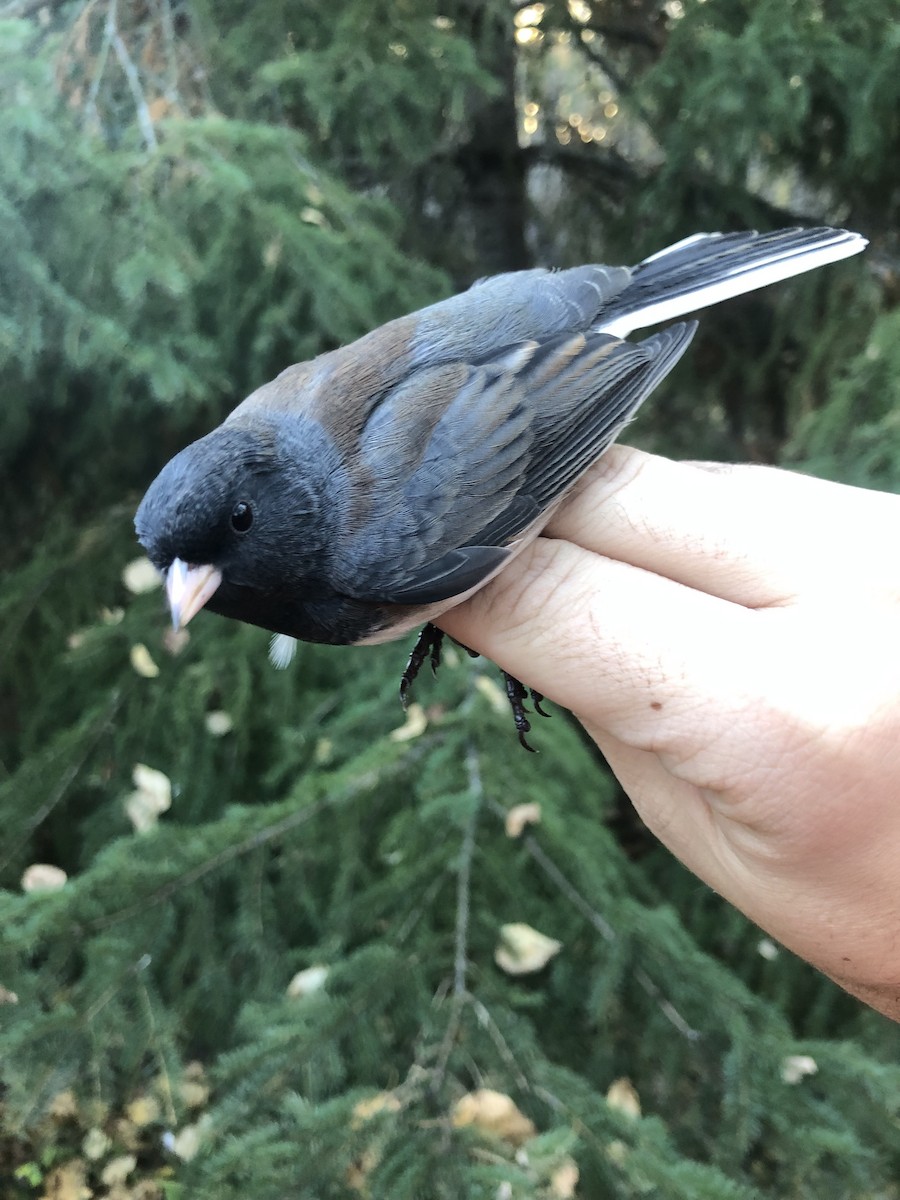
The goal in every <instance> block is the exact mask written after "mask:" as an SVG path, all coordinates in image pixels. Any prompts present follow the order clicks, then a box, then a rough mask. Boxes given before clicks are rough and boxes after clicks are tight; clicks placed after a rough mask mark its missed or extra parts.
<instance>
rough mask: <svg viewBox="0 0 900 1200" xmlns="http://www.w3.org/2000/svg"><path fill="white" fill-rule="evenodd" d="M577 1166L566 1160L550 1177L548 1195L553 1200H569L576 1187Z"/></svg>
mask: <svg viewBox="0 0 900 1200" xmlns="http://www.w3.org/2000/svg"><path fill="white" fill-rule="evenodd" d="M578 1175H579V1172H578V1166H577V1165H576V1163H575V1162H574V1160H573V1159H571V1158H567V1159H566V1160H565V1162H563V1163H561V1164H560V1165H559V1166H558V1167H557V1168H556V1170H555V1171H554V1172H553V1174H552V1175H551V1176H550V1193H551V1195H552V1196H553V1197H554V1200H556V1198H558V1200H571V1198H572V1197H573V1196H574V1195H575V1188H576V1186H577V1185H578Z"/></svg>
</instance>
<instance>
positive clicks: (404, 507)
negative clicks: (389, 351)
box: [336, 324, 696, 604]
mask: <svg viewBox="0 0 900 1200" xmlns="http://www.w3.org/2000/svg"><path fill="white" fill-rule="evenodd" d="M695 328H696V325H695V324H683V325H676V326H672V327H671V328H669V329H667V330H665V331H664V332H662V333H660V334H658V335H657V336H655V337H652V338H648V339H647V340H646V341H644V342H640V343H637V344H632V343H629V342H623V341H620V340H619V339H618V338H614V337H610V336H609V335H607V334H602V333H590V332H589V333H580V334H576V335H574V336H561V337H557V338H552V339H550V340H549V341H547V342H544V343H538V342H525V343H522V344H521V345H519V346H516V347H512V348H510V349H507V350H506V351H505V352H504V353H503V354H502V355H499V356H497V357H496V358H494V359H492V360H488V361H486V362H482V363H479V364H459V363H457V364H452V365H451V366H448V367H446V368H431V369H428V370H425V371H422V372H420V373H417V374H414V375H413V376H412V377H411V378H409V379H408V380H406V381H405V382H404V383H403V384H402V385H401V387H400V388H398V389H397V392H396V394H395V395H388V396H386V397H385V398H384V400H383V401H382V403H381V405H380V406H379V408H378V409H377V410H376V412H375V413H374V414H373V417H372V418H371V419H370V421H369V423H368V424H367V426H366V428H365V429H364V430H363V434H362V438H361V442H360V446H361V456H360V460H359V470H360V472H361V478H360V484H361V486H360V488H359V491H360V492H365V493H366V496H367V505H366V508H365V510H363V511H361V512H359V513H358V514H357V515H356V519H355V520H354V521H353V522H352V525H353V526H354V532H352V533H351V534H350V535H349V537H348V539H347V541H346V544H345V545H343V546H342V547H341V548H340V549H339V550H338V551H337V553H336V575H337V578H338V580H339V581H340V586H341V590H342V591H344V592H345V593H346V594H348V595H351V596H354V597H356V598H358V599H365V600H371V601H379V602H386V603H396V604H429V603H437V602H438V601H441V600H445V599H449V598H452V597H454V596H458V595H460V594H462V593H463V592H465V591H468V590H469V589H470V588H472V587H474V586H476V585H477V584H478V583H479V582H481V581H482V580H483V579H485V578H486V577H487V576H488V575H489V574H491V572H492V571H494V570H495V569H496V567H498V566H499V565H500V564H501V563H502V562H503V561H504V559H505V558H507V557H508V556H509V554H510V550H509V544H510V543H511V542H512V541H514V540H515V539H516V537H518V536H519V535H520V534H521V533H522V532H523V531H524V530H526V529H527V528H528V527H529V526H532V525H533V524H534V522H535V521H537V520H538V519H539V518H540V517H541V515H542V514H543V513H545V512H547V511H548V509H550V507H551V506H552V505H553V504H554V502H555V501H556V500H558V499H559V498H560V497H561V496H562V495H564V494H565V492H566V491H567V490H568V489H569V488H570V487H571V486H572V484H573V483H574V482H575V481H576V480H577V479H578V478H579V476H580V475H582V474H583V473H584V471H585V470H587V468H588V467H589V466H590V464H591V463H592V462H594V460H595V459H597V458H598V457H599V456H600V454H602V453H603V451H604V450H605V449H606V448H607V446H609V445H610V443H611V442H612V441H614V439H615V438H616V436H617V435H618V433H619V432H620V430H621V429H622V427H623V426H624V425H625V424H627V423H628V421H629V420H630V419H631V418H632V416H633V415H634V413H635V412H636V410H637V408H638V407H639V405H640V404H641V402H642V401H643V400H644V399H645V398H646V397H647V396H648V395H649V394H650V392H651V391H652V390H653V388H654V387H656V385H657V384H658V383H659V382H660V380H662V379H663V378H664V377H665V375H666V374H667V373H668V372H669V371H670V370H671V369H672V367H673V366H674V365H675V363H676V362H677V361H678V359H679V358H680V357H681V355H682V354H683V353H684V351H685V350H686V348H687V346H688V344H689V342H690V340H691V338H692V337H693V334H694V330H695ZM435 412H437V413H439V414H440V415H439V416H437V417H436V418H433V419H432V421H431V423H430V424H429V422H428V420H427V418H426V417H423V414H427V413H435ZM413 416H414V417H415V418H416V419H415V420H414V421H413V422H412V425H410V417H413ZM373 546H377V547H378V554H377V555H373V553H372V550H373Z"/></svg>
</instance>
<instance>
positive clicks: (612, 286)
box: [135, 227, 867, 750]
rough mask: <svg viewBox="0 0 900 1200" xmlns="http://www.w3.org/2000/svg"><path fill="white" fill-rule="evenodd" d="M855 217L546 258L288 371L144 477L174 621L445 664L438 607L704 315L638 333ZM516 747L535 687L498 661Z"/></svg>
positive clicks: (851, 242)
mask: <svg viewBox="0 0 900 1200" xmlns="http://www.w3.org/2000/svg"><path fill="white" fill-rule="evenodd" d="M866 244H867V243H866V239H865V238H863V237H861V236H860V235H859V234H856V233H853V232H851V231H848V230H844V229H832V228H827V227H821V228H812V229H806V228H791V229H782V230H777V231H774V232H765V233H757V232H755V231H747V232H735V233H699V234H694V235H692V236H690V237H687V238H684V239H683V240H682V241H679V242H676V243H675V244H674V245H671V246H668V247H667V248H665V249H663V250H661V251H659V252H658V253H656V254H653V255H651V256H650V257H649V258H645V259H643V260H642V261H641V262H639V263H638V264H637V265H636V266H633V267H620V266H602V265H588V266H580V267H573V268H569V269H564V270H548V269H544V268H535V269H531V270H523V271H515V272H510V273H507V274H501V275H495V276H491V277H488V278H486V279H483V280H479V281H478V282H477V283H476V284H474V285H473V286H472V287H471V288H469V289H468V290H467V291H464V292H461V293H459V294H458V295H456V296H453V297H451V298H449V299H446V300H441V301H438V302H437V303H435V304H432V305H430V306H428V307H426V308H423V309H420V310H419V311H418V312H414V313H412V314H410V315H408V316H404V317H399V318H397V319H395V320H392V321H389V322H388V323H387V324H385V325H382V326H380V327H379V328H377V329H375V330H373V331H372V332H370V333H368V334H366V335H365V336H363V337H361V338H359V339H358V340H357V341H354V342H352V343H350V344H349V345H346V346H343V347H341V348H340V349H336V350H332V351H328V352H326V353H323V354H321V355H319V356H318V357H317V358H314V359H312V360H311V361H308V362H302V363H297V364H294V365H293V366H289V367H287V368H286V369H285V370H284V371H282V372H281V374H280V375H278V376H277V377H276V378H275V379H274V380H272V381H271V382H269V383H266V384H265V385H264V386H262V387H260V388H258V389H257V390H256V391H254V392H253V393H252V394H251V395H250V396H248V397H247V398H246V399H245V400H244V401H243V402H242V403H240V404H239V405H238V406H237V407H236V408H235V409H234V411H233V412H232V413H231V414H230V415H229V416H228V417H227V418H226V419H225V420H224V421H223V422H222V424H220V425H219V426H218V427H217V428H215V429H213V430H212V432H210V433H208V434H206V436H205V437H202V438H200V439H199V440H198V441H195V442H193V443H192V444H190V445H188V446H187V447H186V448H185V449H183V450H181V451H180V453H178V454H177V455H175V457H174V458H173V459H171V461H170V462H169V463H168V464H167V465H166V466H165V467H164V468H163V469H162V471H161V472H160V473H159V475H158V476H157V477H156V479H155V480H154V481H153V483H152V484H151V485H150V487H149V488H148V490H147V492H146V494H145V496H144V498H143V500H142V501H141V504H140V507H139V508H138V510H137V514H136V517H135V529H136V533H137V537H138V540H139V541H140V543H141V545H142V546H143V547H144V550H145V551H146V553H147V556H148V557H149V559H150V560H151V562H152V563H153V564H154V565H155V566H156V567H157V569H158V570H159V571H160V572H161V573H162V574H163V575H164V577H165V586H166V592H167V596H168V601H169V606H170V609H171V615H172V620H173V623H174V625H175V627H176V628H180V627H182V626H184V625H186V624H187V623H188V622H189V621H190V620H191V619H192V618H193V617H194V616H195V615H196V614H197V613H198V612H199V611H200V610H201V609H202V608H206V609H208V610H209V611H211V612H214V613H218V614H220V615H222V616H225V617H230V618H234V619H236V620H239V621H244V622H247V623H249V624H251V625H257V626H261V627H262V628H263V629H266V630H269V631H270V632H271V633H272V634H273V635H275V636H274V638H273V640H272V645H271V651H270V653H271V656H272V659H273V661H274V662H275V663H276V665H280V666H283V665H286V663H287V662H288V661H289V660H290V657H291V654H292V651H293V648H294V646H295V644H296V640H302V641H308V642H319V643H327V644H332V645H351V644H353V645H359V644H371V643H378V642H384V641H390V640H393V639H395V638H399V637H403V636H404V635H406V634H407V633H409V632H410V631H411V630H414V629H416V628H418V627H421V626H424V629H423V630H422V633H421V634H420V636H419V639H418V641H417V643H416V645H415V647H414V649H413V652H412V654H411V655H410V658H409V661H408V663H407V666H406V670H405V671H404V672H403V676H402V679H401V687H400V691H401V699H402V700H403V702H404V705H405V704H406V700H407V697H408V694H409V689H410V686H411V684H412V682H413V680H414V678H415V676H416V674H417V673H418V671H419V669H420V668H421V666H422V665H423V663H424V662H425V661H426V659H430V662H431V666H432V669H433V670H436V669H437V666H438V664H439V662H440V652H441V637H442V634H441V632H440V631H439V630H438V629H437V628H436V627H435V626H434V625H433V621H434V619H435V618H437V617H439V616H440V614H441V613H442V612H445V611H446V610H447V609H449V608H452V607H453V606H455V605H456V604H459V603H461V602H462V601H463V600H464V599H466V598H468V597H469V596H471V595H472V594H473V593H474V592H475V591H477V590H478V589H479V588H481V587H483V586H484V585H485V584H486V583H487V582H488V581H489V580H490V579H492V578H493V577H494V576H495V575H497V573H498V572H500V571H502V570H503V569H504V568H505V567H507V566H508V565H509V563H510V562H512V561H513V560H514V559H515V557H516V555H518V554H519V553H521V551H522V550H523V549H524V548H525V547H526V546H527V545H528V544H529V543H530V542H531V541H532V540H533V539H534V538H536V537H537V536H538V535H539V534H540V533H541V531H542V529H543V528H544V527H545V526H546V525H547V523H548V521H549V520H550V518H551V517H552V515H553V513H554V512H555V510H556V509H557V507H558V506H559V505H560V504H561V502H562V501H563V500H564V499H565V497H566V495H567V494H568V493H569V492H570V491H571V490H572V488H573V487H574V486H575V484H576V483H577V482H578V480H579V479H580V478H581V476H582V475H584V473H585V472H586V471H587V470H588V468H589V467H590V466H591V465H592V463H594V462H595V461H596V460H597V459H598V458H599V457H600V455H602V454H603V452H604V451H605V450H606V449H608V447H609V446H610V445H611V444H612V443H613V442H614V441H615V439H616V438H617V437H618V435H619V434H620V433H621V431H622V430H623V429H624V428H625V426H626V425H628V423H629V422H630V421H631V420H632V419H633V418H634V416H635V413H636V412H637V410H638V408H639V407H640V405H641V404H642V403H643V401H644V400H645V399H646V398H647V397H648V396H649V395H650V393H651V392H652V391H653V390H654V389H655V388H656V387H657V385H658V384H659V383H660V382H661V381H662V380H663V379H664V378H665V377H666V376H667V375H668V374H669V372H670V371H671V370H672V369H673V367H674V366H675V365H676V363H677V362H678V361H679V359H680V358H681V356H682V355H683V354H684V352H685V351H686V350H687V348H688V345H689V344H690V341H691V339H692V337H693V336H694V332H695V330H696V328H697V322H696V321H693V320H691V321H680V322H677V323H675V324H671V325H667V326H666V327H665V328H663V329H662V330H661V331H659V332H656V333H653V334H652V335H651V336H649V337H646V338H644V339H643V340H640V341H633V340H629V339H630V336H631V334H633V333H634V332H635V331H637V330H643V329H646V328H648V327H649V326H653V325H657V324H662V323H664V322H668V321H672V320H674V319H676V318H679V317H682V316H685V315H686V314H691V313H693V312H695V311H696V310H698V309H701V308H705V307H708V306H710V305H713V304H716V303H718V302H719V301H721V300H726V299H729V298H730V297H733V296H738V295H741V294H742V293H745V292H748V291H752V290H754V289H756V288H760V287H764V286H767V285H768V284H771V283H775V282H778V281H780V280H783V279H787V278H789V277H790V276H793V275H797V274H800V273H801V272H804V271H809V270H812V269H814V268H817V267H820V266H824V265H825V264H828V263H832V262H836V261H838V260H840V259H843V258H847V257H849V256H851V255H854V254H857V253H859V252H860V251H861V250H863V249H864V248H865V246H866ZM504 675H505V678H506V691H507V695H508V698H509V701H510V704H511V707H512V712H513V717H514V721H515V726H516V731H517V733H518V737H519V741H520V742H521V743H522V744H523V746H525V748H526V749H528V750H531V749H533V747H531V745H530V744H529V743H528V741H527V738H526V734H527V733H529V732H530V729H531V725H530V722H529V720H528V716H527V713H528V711H529V710H528V708H527V705H526V701H527V700H528V698H529V695H530V698H531V701H532V703H533V704H534V705H535V709H536V711H537V712H539V713H540V714H541V715H543V716H546V715H548V714H547V713H546V711H545V710H544V709H543V708H541V701H542V700H543V696H541V695H540V694H539V693H537V692H534V691H530V690H529V689H527V688H526V687H525V686H524V685H523V684H522V683H521V682H520V681H518V680H516V679H514V678H513V677H511V676H509V675H507V674H506V673H504Z"/></svg>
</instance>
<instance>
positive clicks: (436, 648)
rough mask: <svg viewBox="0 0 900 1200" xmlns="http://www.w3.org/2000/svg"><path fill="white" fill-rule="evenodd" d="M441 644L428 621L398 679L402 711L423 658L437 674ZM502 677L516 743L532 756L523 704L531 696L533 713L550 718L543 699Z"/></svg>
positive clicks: (440, 632) (441, 637) (441, 638)
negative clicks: (517, 737)
mask: <svg viewBox="0 0 900 1200" xmlns="http://www.w3.org/2000/svg"><path fill="white" fill-rule="evenodd" d="M443 641H444V631H443V630H442V629H438V627H437V626H436V625H432V624H431V623H430V622H429V623H428V624H427V625H426V626H425V627H424V629H423V630H422V632H421V633H420V634H419V636H418V638H417V640H416V644H415V646H413V648H412V653H411V654H410V656H409V661H408V662H407V664H406V669H405V670H404V672H403V675H402V676H401V678H400V703H401V704H402V705H403V707H404V708H406V706H407V704H408V703H409V690H410V688H411V687H412V685H413V683H414V682H415V680H416V677H417V675H418V674H419V671H420V670H421V669H422V666H423V665H424V663H425V660H426V659H428V660H429V662H430V663H431V673H432V675H437V669H438V667H439V666H440V665H441V646H442V644H443ZM454 641H455V639H454ZM456 644H457V645H458V646H460V647H461V648H462V649H463V650H465V652H466V653H467V654H468V655H470V656H471V657H472V658H477V657H478V651H477V650H470V649H469V647H468V646H463V645H462V642H457V643H456ZM502 675H503V678H504V680H505V682H506V695H507V698H508V699H509V703H510V707H511V708H512V714H513V721H514V722H515V726H516V733H517V734H518V735H519V743H520V744H521V745H522V746H524V748H525V749H526V750H528V751H529V752H530V753H531V754H535V753H537V752H536V750H535V749H534V747H533V746H529V744H528V740H527V738H526V737H525V735H526V734H527V733H530V732H531V722H530V721H529V720H528V716H527V713H528V709H527V708H526V707H525V701H526V700H528V699H529V697H530V698H531V703H532V704H533V705H534V711H535V712H536V713H540V715H541V716H542V717H549V716H550V713H548V712H544V710H543V709H542V708H541V702H542V701H543V699H544V697H543V696H542V695H541V693H540V692H536V691H535V690H534V688H528V687H526V686H525V684H524V683H521V682H520V681H519V680H518V679H516V678H515V677H514V676H513V675H510V674H509V673H508V672H507V671H503V672H502Z"/></svg>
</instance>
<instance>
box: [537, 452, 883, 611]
mask: <svg viewBox="0 0 900 1200" xmlns="http://www.w3.org/2000/svg"><path fill="white" fill-rule="evenodd" d="M547 533H548V534H549V535H551V536H553V537H558V538H563V539H565V540H567V541H571V542H574V543H576V544H577V545H580V546H583V547H584V548H585V549H589V550H594V551H596V552H597V553H600V554H604V555H607V556H609V557H611V558H617V559H621V560H622V561H624V562H629V563H632V564H633V565H634V566H639V567H643V568H644V569H645V570H648V571H653V572H655V573H656V574H659V575H665V576H666V577H667V578H668V579H673V580H677V581H678V582H680V583H684V584H686V585H687V586H689V587H692V588H697V589H699V590H701V591H704V592H708V593H709V594H711V595H715V596H720V597H722V598H723V599H726V600H731V601H733V602H735V603H738V604H742V605H745V606H747V607H750V608H760V607H766V606H772V605H780V604H784V603H788V602H790V601H791V600H793V599H794V598H795V597H797V596H799V595H802V594H803V593H804V592H807V591H809V590H810V589H812V588H822V587H823V586H824V587H827V588H828V589H830V590H833V589H835V588H837V589H841V590H845V589H846V588H848V587H857V588H865V589H876V588H878V589H882V590H885V591H888V592H890V593H891V594H896V593H898V592H900V554H898V551H897V547H898V546H900V497H897V496H893V495H889V494H887V493H884V492H876V491H869V490H866V489H864V488H855V487H848V486H846V485H844V484H836V483H830V482H827V481H824V480H820V479H813V478H811V477H810V476H806V475H800V474H796V473H794V472H790V471H782V470H778V469H776V468H773V467H757V466H741V467H733V466H717V465H713V464H703V465H701V464H692V463H677V462H672V461H671V460H669V459H665V458H660V457H658V456H656V455H651V454H645V453H643V452H642V451H640V450H634V449H631V448H630V447H627V446H613V447H611V449H610V450H609V451H608V452H607V453H606V454H605V455H604V456H603V458H601V459H600V460H599V462H597V463H595V464H594V466H593V467H592V468H591V470H590V471H589V472H588V474H587V476H586V478H585V480H584V482H583V483H582V485H581V487H580V488H579V489H578V490H577V491H576V492H575V493H574V494H573V496H572V497H571V498H570V499H569V500H568V501H567V502H566V503H565V504H564V505H563V506H562V508H561V509H560V510H559V512H558V513H556V515H555V516H554V518H553V520H552V521H551V523H550V525H549V527H548V529H547Z"/></svg>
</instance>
